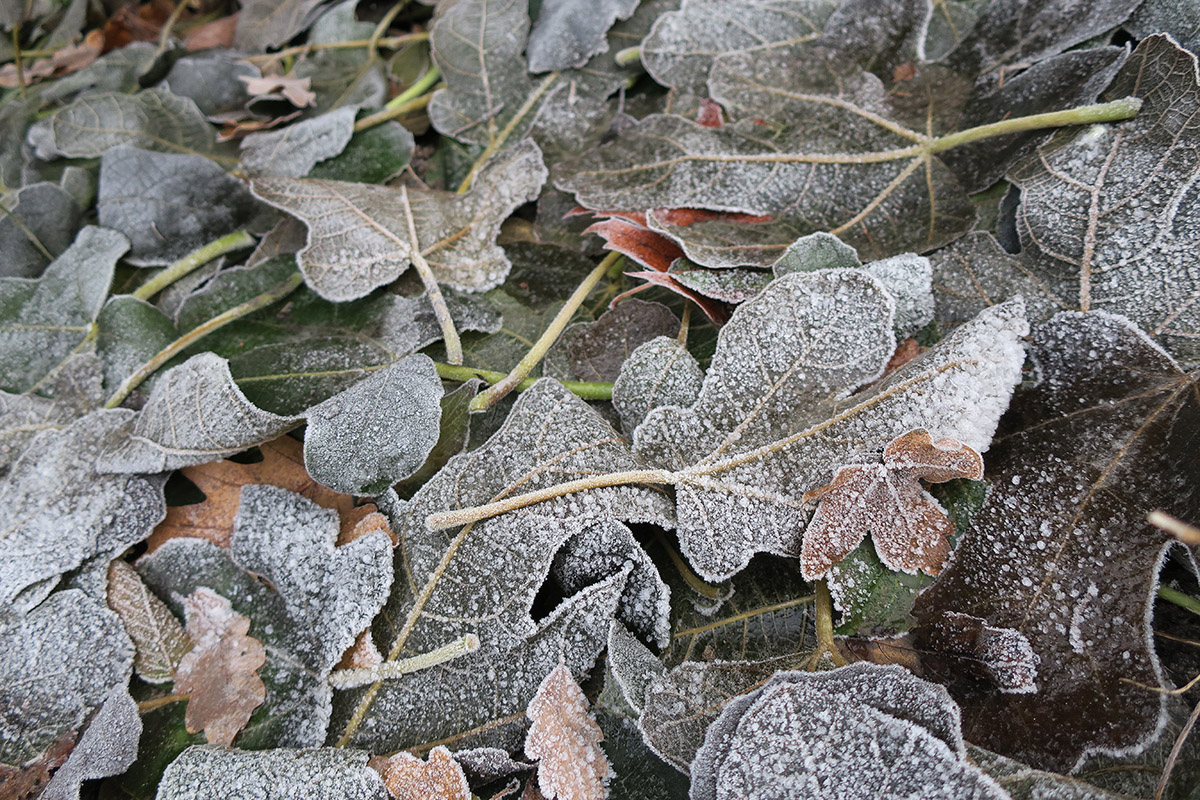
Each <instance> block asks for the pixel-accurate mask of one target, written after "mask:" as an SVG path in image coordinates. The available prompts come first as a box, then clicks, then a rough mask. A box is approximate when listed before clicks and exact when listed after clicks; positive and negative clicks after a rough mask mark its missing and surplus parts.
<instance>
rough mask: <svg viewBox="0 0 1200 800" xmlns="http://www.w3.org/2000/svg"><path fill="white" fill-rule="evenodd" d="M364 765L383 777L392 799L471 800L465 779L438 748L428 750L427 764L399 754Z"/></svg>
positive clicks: (439, 746)
mask: <svg viewBox="0 0 1200 800" xmlns="http://www.w3.org/2000/svg"><path fill="white" fill-rule="evenodd" d="M368 763H369V764H370V765H371V766H372V767H373V768H374V769H376V770H378V772H379V774H380V775H382V776H383V782H384V785H386V786H387V788H388V791H389V792H391V793H392V797H394V798H395V799H396V800H434V798H436V799H437V800H471V787H470V786H469V785H467V776H466V775H465V774H463V770H462V767H460V766H459V765H458V762H457V761H455V760H454V758H453V757H452V756H451V755H450V751H449V750H447V749H446V748H445V747H442V746H441V745H438V746H437V747H435V748H433V749H432V750H430V751H429V758H428V760H427V761H421V759H419V758H417V757H416V756H414V755H411V754H410V753H403V752H401V753H396V754H395V755H394V756H390V757H388V758H374V759H371V761H370V762H368Z"/></svg>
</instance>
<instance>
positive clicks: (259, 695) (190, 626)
mask: <svg viewBox="0 0 1200 800" xmlns="http://www.w3.org/2000/svg"><path fill="white" fill-rule="evenodd" d="M183 607H184V613H185V614H186V615H187V634H188V636H189V637H191V639H192V641H193V642H195V643H196V646H195V649H193V650H192V651H191V652H190V653H188V654H187V655H185V656H184V657H183V659H182V660H181V661H180V662H179V669H177V670H176V672H175V692H176V693H177V694H190V695H191V697H190V698H189V699H188V706H187V713H186V715H185V716H184V727H185V728H186V729H187V732H188V733H199V732H200V731H204V735H205V736H206V737H207V739H208V743H209V744H220V745H226V746H228V745H231V744H233V738H234V737H235V736H237V734H238V731H240V730H241V729H242V728H244V727H245V726H246V723H247V722H249V721H250V715H251V714H253V713H254V709H256V708H258V707H259V706H260V705H262V702H263V700H264V699H266V696H267V687H266V685H264V684H263V682H262V679H260V678H259V677H258V670H259V669H260V668H261V667H262V666H263V664H265V663H267V650H266V648H265V647H263V645H262V642H260V641H258V640H257V639H255V638H254V637H252V636H248V635H247V634H248V633H249V631H250V619H249V617H243V616H242V615H241V614H238V613H236V612H235V611H234V610H233V608H232V606H231V604H230V602H229V601H228V600H226V599H225V598H224V597H221V595H219V594H217V593H216V592H214V591H213V590H212V589H209V588H206V587H203V586H201V587H200V588H198V589H196V591H194V592H192V594H191V595H190V596H189V597H188V598H187V599H186V600H184V604H183Z"/></svg>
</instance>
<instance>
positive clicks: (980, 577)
mask: <svg viewBox="0 0 1200 800" xmlns="http://www.w3.org/2000/svg"><path fill="white" fill-rule="evenodd" d="M1033 355H1034V357H1035V358H1036V359H1037V362H1038V364H1039V366H1040V378H1041V382H1040V384H1039V385H1038V387H1037V388H1035V389H1033V390H1030V391H1026V392H1023V393H1021V394H1020V395H1019V396H1018V398H1017V400H1016V401H1015V402H1014V406H1013V409H1012V411H1011V414H1010V422H1009V424H1008V425H1007V427H1006V432H1005V434H1004V436H1002V437H1001V438H1000V439H999V440H998V442H997V446H996V447H995V448H994V450H993V451H992V454H991V455H989V457H988V472H989V476H990V478H991V480H992V491H991V494H990V495H989V496H988V500H987V503H986V505H985V506H984V507H983V509H982V510H981V511H980V512H979V513H978V514H977V515H976V517H975V518H974V520H973V529H972V530H971V531H970V532H969V533H968V534H967V535H966V536H965V538H964V539H963V541H962V542H960V544H959V547H958V549H957V551H956V553H955V557H954V560H953V563H952V564H951V566H950V567H948V568H947V570H946V571H945V572H943V573H942V575H941V576H940V577H939V578H938V580H937V581H936V582H935V583H934V585H933V586H931V587H930V588H929V589H927V590H926V591H925V592H924V593H922V595H921V597H920V600H919V602H918V604H917V609H916V614H917V617H918V619H920V620H921V621H922V622H923V623H927V624H930V625H936V624H937V623H938V620H939V618H940V617H941V616H942V615H943V614H945V613H948V612H956V611H960V612H965V613H968V614H970V615H972V616H976V617H980V618H982V619H984V620H986V621H987V624H988V625H991V626H993V627H997V628H1012V629H1014V630H1016V631H1017V632H1019V633H1020V634H1022V635H1024V636H1025V637H1026V638H1027V639H1028V640H1029V642H1030V644H1031V645H1032V646H1033V650H1034V652H1035V653H1036V654H1037V655H1038V656H1039V657H1040V659H1041V663H1040V666H1039V669H1038V679H1037V681H1038V686H1039V689H1040V691H1039V692H1038V693H1037V694H1026V695H1020V694H1000V693H999V692H998V691H997V690H996V689H995V687H994V686H992V685H990V682H989V681H979V680H971V679H969V678H968V677H967V676H966V675H963V676H962V682H961V683H958V684H956V685H954V686H952V688H954V690H955V693H956V696H957V697H958V698H959V699H960V701H961V702H962V703H963V706H964V715H965V718H966V720H967V722H966V730H967V736H968V737H969V738H970V739H971V740H972V741H974V742H978V743H979V744H980V745H982V746H986V747H988V748H989V749H992V750H995V751H997V752H1000V753H1002V754H1004V755H1009V756H1011V757H1014V758H1019V759H1021V760H1024V761H1027V762H1029V763H1030V764H1032V765H1033V766H1035V767H1040V768H1051V769H1055V770H1058V771H1063V770H1068V769H1071V768H1072V767H1077V766H1078V765H1079V764H1080V763H1082V761H1083V760H1084V759H1085V758H1086V757H1087V755H1088V754H1089V753H1095V752H1101V753H1104V752H1107V753H1127V752H1137V751H1139V750H1140V749H1142V748H1144V747H1145V746H1146V743H1147V742H1149V741H1150V740H1151V739H1153V738H1154V737H1155V736H1156V735H1157V734H1158V732H1159V730H1160V729H1161V727H1162V725H1163V707H1164V703H1165V698H1164V697H1163V695H1161V694H1159V695H1154V694H1150V693H1148V692H1147V691H1146V690H1145V689H1143V688H1141V687H1142V686H1144V685H1150V686H1158V685H1159V684H1160V681H1161V678H1160V670H1159V667H1158V662H1157V659H1156V657H1155V655H1154V646H1153V644H1152V642H1151V634H1150V627H1149V621H1148V620H1149V617H1148V615H1149V610H1150V606H1151V602H1152V599H1153V596H1154V589H1155V587H1156V585H1157V581H1158V569H1159V565H1160V563H1161V560H1162V554H1163V551H1164V549H1165V548H1166V546H1167V544H1168V541H1167V540H1168V537H1166V536H1165V535H1164V534H1162V533H1161V532H1160V531H1158V530H1157V529H1155V528H1153V527H1152V526H1151V525H1150V524H1149V523H1147V522H1146V521H1145V515H1146V513H1147V512H1148V511H1149V510H1150V509H1153V508H1162V509H1165V510H1167V511H1168V512H1169V513H1172V514H1175V515H1176V516H1179V517H1182V518H1185V519H1196V518H1198V517H1200V505H1198V502H1200V492H1197V490H1196V486H1195V481H1194V480H1193V479H1192V476H1191V472H1190V469H1189V467H1188V465H1189V464H1190V463H1192V461H1193V460H1194V455H1193V454H1194V452H1195V449H1196V447H1197V446H1198V445H1197V432H1198V431H1200V416H1198V415H1200V406H1197V403H1196V379H1197V376H1196V375H1195V374H1194V373H1193V374H1190V375H1189V374H1186V373H1184V372H1182V371H1180V369H1179V368H1178V366H1176V364H1175V363H1174V362H1173V361H1172V360H1171V359H1170V358H1169V357H1168V356H1167V355H1166V354H1165V353H1163V352H1162V351H1161V350H1159V349H1158V348H1157V347H1155V346H1154V345H1153V344H1152V343H1151V342H1150V341H1149V340H1148V339H1147V338H1146V337H1145V336H1144V334H1142V333H1141V332H1139V331H1138V330H1136V329H1135V328H1134V327H1133V326H1132V325H1131V324H1130V323H1129V322H1128V321H1127V320H1124V319H1122V318H1120V317H1115V316H1112V315H1109V314H1104V313H1093V314H1079V313H1070V312H1068V313H1064V314H1062V315H1059V316H1056V317H1055V318H1054V319H1052V320H1051V321H1050V322H1048V323H1046V324H1045V325H1043V326H1041V327H1040V328H1038V329H1037V332H1036V335H1035V339H1034V346H1033ZM955 663H956V659H955V658H953V657H951V658H950V659H948V666H946V667H945V669H948V670H949V671H951V672H952V673H957V672H960V671H961V670H960V668H958V667H957V666H955ZM1131 681H1132V683H1131Z"/></svg>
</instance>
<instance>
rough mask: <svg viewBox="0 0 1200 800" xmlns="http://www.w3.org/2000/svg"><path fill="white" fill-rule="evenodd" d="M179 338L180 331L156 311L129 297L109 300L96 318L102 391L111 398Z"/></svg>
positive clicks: (147, 304) (161, 313) (143, 385)
mask: <svg viewBox="0 0 1200 800" xmlns="http://www.w3.org/2000/svg"><path fill="white" fill-rule="evenodd" d="M178 338H179V331H178V330H177V329H176V328H175V326H174V325H173V324H172V323H171V320H170V318H169V317H168V316H167V315H166V314H164V313H163V312H162V311H160V310H159V309H158V308H157V307H155V306H153V305H151V304H150V303H148V302H146V301H145V300H142V299H140V298H137V297H134V296H132V295H128V294H118V295H114V296H112V297H110V298H109V299H108V302H106V303H105V304H104V307H103V308H101V309H100V314H99V315H98V316H97V317H96V354H97V355H98V356H100V358H101V359H102V360H103V362H104V391H105V392H107V393H108V394H110V395H111V394H112V393H113V392H115V391H116V390H117V387H119V386H120V385H121V384H122V383H123V382H124V381H125V379H126V378H128V377H129V376H130V375H132V374H133V373H134V372H136V371H137V370H138V369H139V368H140V367H141V366H142V365H143V364H145V363H146V362H147V361H149V360H150V359H151V358H153V357H154V356H155V355H157V354H158V353H159V352H161V351H162V350H163V349H165V348H166V347H167V346H168V345H169V344H171V343H172V342H174V341H175V340H176V339H178ZM140 388H142V389H146V388H149V387H148V386H147V385H146V384H142V386H141V387H140Z"/></svg>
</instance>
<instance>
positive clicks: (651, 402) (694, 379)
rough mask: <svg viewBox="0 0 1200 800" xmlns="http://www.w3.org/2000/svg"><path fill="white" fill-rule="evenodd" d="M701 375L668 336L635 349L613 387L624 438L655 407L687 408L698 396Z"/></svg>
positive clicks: (694, 363) (686, 353) (614, 404)
mask: <svg viewBox="0 0 1200 800" xmlns="http://www.w3.org/2000/svg"><path fill="white" fill-rule="evenodd" d="M703 383H704V372H703V371H702V370H701V369H700V364H699V363H697V361H696V358H695V357H694V356H693V355H692V354H691V353H689V352H688V351H687V348H685V347H684V346H683V345H681V344H679V341H678V340H677V339H675V338H674V337H672V336H659V337H657V338H655V339H651V340H650V341H648V342H646V343H645V344H643V345H642V346H640V347H638V348H637V349H636V350H634V351H633V353H631V354H630V356H629V358H628V359H626V360H625V363H624V364H623V365H622V366H621V373H620V374H619V375H618V376H617V380H616V382H615V383H614V384H613V406H615V407H616V409H617V414H619V415H620V417H621V429H622V430H623V431H624V432H625V435H626V436H628V437H632V436H633V431H634V429H635V428H637V426H638V425H640V424H641V423H642V420H644V419H645V418H646V415H647V414H649V413H650V412H651V411H652V410H654V409H656V408H658V407H659V406H685V407H686V406H690V405H691V404H692V403H694V402H696V398H698V397H699V396H700V387H701V385H702V384H703Z"/></svg>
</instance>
